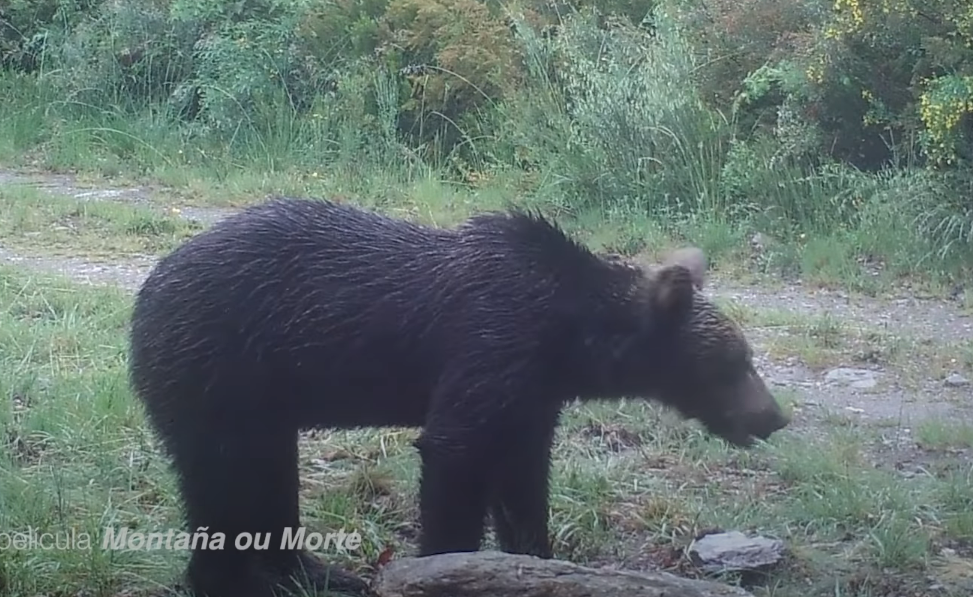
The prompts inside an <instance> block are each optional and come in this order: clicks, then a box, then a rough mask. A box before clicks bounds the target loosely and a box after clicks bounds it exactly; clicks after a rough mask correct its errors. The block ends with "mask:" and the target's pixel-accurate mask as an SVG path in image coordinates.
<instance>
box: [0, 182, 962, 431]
mask: <svg viewBox="0 0 973 597" xmlns="http://www.w3.org/2000/svg"><path fill="white" fill-rule="evenodd" d="M13 184H28V185H32V186H34V187H36V188H38V189H42V190H44V191H46V192H49V193H52V194H59V195H68V196H72V197H76V198H82V199H86V200H92V201H127V202H136V203H143V204H150V205H152V204H154V205H158V200H157V199H153V196H157V195H158V193H159V191H160V189H157V188H147V187H131V188H105V187H96V186H93V185H89V184H84V183H81V182H79V181H78V180H77V179H76V178H75V177H73V176H69V175H52V174H22V173H14V172H5V171H0V185H13ZM230 213H232V211H231V210H229V209H219V208H181V213H180V215H181V217H184V218H189V219H194V220H197V221H199V222H201V223H202V224H204V225H211V224H212V223H214V222H216V221H218V220H219V219H221V218H223V217H225V216H226V215H228V214H230ZM0 259H2V260H4V261H7V262H13V263H18V264H21V265H23V266H24V267H27V268H30V269H34V270H37V271H45V272H54V273H58V274H63V275H66V276H69V277H71V278H74V279H76V280H79V281H82V282H87V283H92V284H115V285H118V286H121V287H123V288H125V289H127V290H130V291H133V292H134V291H135V290H136V289H137V288H138V286H139V284H140V283H141V281H142V279H144V276H145V275H146V274H147V273H148V271H149V269H150V268H151V267H152V264H153V262H154V258H153V257H151V256H126V257H125V258H124V259H121V258H120V259H119V260H117V261H113V262H90V261H85V260H83V259H71V258H61V257H58V258H54V257H43V256H31V255H21V254H17V253H16V252H15V251H12V250H10V249H9V248H4V247H3V246H2V240H0ZM709 292H710V293H711V294H713V295H715V296H718V297H723V298H727V299H732V300H734V301H736V302H738V303H739V304H742V305H745V306H746V307H747V308H748V309H758V310H759V309H771V310H776V311H783V312H787V313H790V314H795V315H801V316H808V317H810V316H819V317H820V316H822V315H826V314H829V315H830V316H832V317H833V318H835V319H836V320H837V321H839V322H840V325H841V326H843V327H849V328H867V329H871V330H880V331H882V332H883V333H884V334H886V335H890V337H901V338H903V339H905V341H907V342H911V343H920V344H921V343H923V342H925V343H927V344H928V343H932V344H933V345H937V344H938V345H945V344H947V343H957V344H961V345H962V344H965V346H966V347H967V349H968V350H970V351H971V354H970V355H969V357H968V358H973V344H971V341H973V317H970V316H969V315H967V314H964V313H963V312H961V310H960V309H959V306H958V305H957V304H955V303H950V302H946V301H938V300H928V299H918V298H915V297H911V296H905V295H903V296H901V297H898V298H895V299H892V300H880V299H871V298H866V297H856V296H850V295H849V294H847V293H843V292H835V291H827V290H812V289H809V288H806V287H803V286H802V285H801V284H791V285H788V286H785V287H783V288H781V289H773V290H770V289H767V288H762V287H759V286H743V285H740V284H738V283H736V282H733V281H731V280H726V279H720V278H719V277H716V278H714V279H713V280H712V281H711V287H710V290H709ZM748 333H749V334H750V337H751V339H752V341H753V343H754V345H755V348H756V350H757V352H758V353H759V354H763V355H765V356H763V357H762V358H761V362H760V367H761V369H762V370H763V372H764V373H765V375H766V376H767V378H768V380H769V381H770V383H772V384H774V385H775V386H777V387H783V388H787V389H790V390H792V391H794V393H795V394H797V395H798V396H799V406H798V410H797V417H796V421H797V420H800V421H803V422H804V423H805V424H806V425H811V426H814V425H818V424H820V423H821V422H822V421H826V420H833V416H834V413H835V412H840V413H843V414H844V415H846V416H847V417H851V418H854V419H859V420H863V421H872V422H876V423H878V422H882V423H883V424H886V425H888V424H889V423H892V425H891V426H890V428H891V429H894V430H895V431H894V433H895V434H896V435H897V437H900V438H901V436H902V434H906V435H905V439H906V440H908V433H909V429H908V428H909V426H912V425H915V424H916V423H917V422H919V421H920V420H923V419H928V418H940V417H943V418H947V419H953V420H964V419H965V420H973V397H971V394H973V386H971V385H970V384H969V382H968V381H966V380H965V379H964V378H962V377H956V376H954V377H953V378H951V379H950V380H949V381H947V380H945V379H944V377H945V376H946V375H948V373H947V374H943V375H940V376H938V377H936V376H933V374H932V373H931V372H929V371H923V370H921V368H920V369H915V368H913V369H911V370H910V368H909V367H907V366H906V367H902V368H901V370H893V369H890V368H888V367H884V368H883V367H881V366H878V365H874V364H873V365H863V364H861V363H860V362H856V359H855V358H854V357H853V356H851V355H849V356H848V359H847V362H841V363H836V364H834V366H832V367H830V368H828V369H826V370H824V371H815V370H812V369H811V368H809V367H808V366H807V364H806V363H804V362H802V361H801V360H800V359H799V358H794V357H790V358H780V357H777V358H770V357H769V356H766V355H767V353H768V346H769V345H770V344H771V343H772V342H774V341H775V340H778V339H779V338H780V335H781V334H783V333H786V332H782V331H781V329H780V328H775V327H765V328H760V327H752V328H750V330H749V331H748ZM961 356H962V355H958V356H957V358H960V357H961ZM859 360H860V359H859ZM866 360H867V359H866ZM960 369H961V367H960V366H959V365H957V368H956V372H959V370H960ZM828 417H831V419H828ZM897 441H898V440H897Z"/></svg>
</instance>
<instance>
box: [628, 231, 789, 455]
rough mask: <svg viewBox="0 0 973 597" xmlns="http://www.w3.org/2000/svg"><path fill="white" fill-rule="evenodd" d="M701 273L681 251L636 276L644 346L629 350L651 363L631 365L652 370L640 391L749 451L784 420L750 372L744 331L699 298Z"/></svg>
mask: <svg viewBox="0 0 973 597" xmlns="http://www.w3.org/2000/svg"><path fill="white" fill-rule="evenodd" d="M705 275H706V258H705V256H704V255H703V252H702V251H700V250H699V249H696V248H688V249H680V250H678V251H675V252H674V253H672V254H671V255H670V256H669V257H668V259H666V260H665V262H664V263H663V264H662V265H661V266H658V267H656V268H655V269H654V271H651V272H648V273H647V274H646V276H645V277H643V278H642V281H643V283H641V284H639V285H638V286H639V287H638V289H637V291H636V297H637V300H636V304H637V305H638V309H639V311H640V312H641V319H642V321H643V325H642V326H640V327H641V328H642V330H643V333H642V334H641V340H642V341H647V342H648V343H649V344H650V345H651V346H649V347H647V346H645V345H644V344H643V349H644V350H640V351H635V352H636V353H639V352H640V353H641V354H642V355H648V354H651V355H652V357H651V358H652V359H653V361H654V363H653V365H650V366H649V367H646V364H645V362H644V361H643V362H642V363H641V367H639V365H637V364H636V363H634V362H631V363H630V364H631V365H632V366H633V369H634V368H641V369H642V371H643V372H647V371H649V370H651V380H645V379H643V381H644V382H645V383H644V384H639V385H640V386H641V389H645V390H648V389H650V388H651V393H652V394H653V395H654V396H655V397H656V398H657V399H658V400H659V401H660V402H663V403H664V404H667V405H669V406H671V407H673V408H675V409H676V410H677V411H678V412H680V413H681V414H682V415H683V416H685V417H687V418H691V419H695V420H697V421H699V422H700V423H702V424H703V425H704V426H705V427H706V429H707V430H708V431H709V432H710V433H712V434H714V435H717V436H719V437H721V438H723V439H724V440H726V441H727V442H729V443H731V444H733V445H736V446H742V447H746V446H750V445H752V444H753V442H754V440H755V439H761V440H764V439H767V438H768V437H770V435H771V434H773V433H774V432H776V431H778V430H780V429H783V428H784V427H786V426H787V425H788V424H789V422H790V421H789V420H788V418H787V416H786V415H785V414H784V412H783V411H782V409H781V407H780V405H779V404H778V403H777V400H776V399H775V398H774V396H773V395H772V394H771V393H770V390H769V389H768V388H767V386H766V384H765V383H764V381H763V379H762V378H761V376H760V374H758V373H757V371H756V369H755V368H754V364H753V350H752V349H751V347H750V344H749V343H748V342H747V339H746V337H745V336H744V333H743V330H742V329H741V328H740V326H738V325H737V324H736V323H735V322H734V321H733V320H732V319H731V318H730V317H729V316H727V315H726V314H725V313H723V312H722V311H721V310H720V309H719V308H718V307H717V306H716V305H715V304H714V303H713V302H712V301H711V300H710V299H709V298H707V297H706V296H705V295H704V294H703V293H702V292H701V291H702V287H703V284H704V280H705ZM630 356H633V357H634V356H636V355H635V354H632V353H630ZM643 358H645V357H644V356H643Z"/></svg>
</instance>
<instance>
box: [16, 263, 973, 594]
mask: <svg viewBox="0 0 973 597" xmlns="http://www.w3.org/2000/svg"><path fill="white" fill-rule="evenodd" d="M0 305H3V307H2V309H0V368H2V370H3V371H4V372H5V374H4V376H3V377H2V378H0V394H2V395H3V397H4V399H5V401H4V403H5V404H6V405H7V408H6V409H4V410H3V411H2V414H0V417H2V422H3V428H4V431H5V436H4V440H5V441H4V446H5V447H4V450H3V458H2V461H0V462H2V464H0V477H2V478H0V528H3V529H5V530H9V531H17V530H23V531H26V530H27V529H34V530H35V531H36V532H50V533H61V534H64V533H68V532H70V531H71V530H74V531H75V532H76V533H80V532H84V533H89V534H90V535H91V536H92V537H94V538H95V539H96V543H98V544H99V545H98V546H95V547H94V548H93V549H90V550H80V549H75V550H47V551H42V550H19V551H17V550H6V551H2V552H0V566H2V568H0V569H2V571H3V575H4V578H5V583H6V589H7V593H6V594H9V595H16V596H21V595H23V596H27V595H35V594H77V593H80V592H82V591H87V593H86V594H90V595H95V596H102V595H105V596H107V595H114V594H116V593H117V592H119V591H122V590H124V589H133V588H151V587H153V586H157V585H160V584H162V585H164V584H167V583H171V582H172V581H173V580H174V579H175V578H176V575H177V574H178V573H179V571H180V569H181V566H182V565H183V563H184V557H185V554H184V553H179V552H171V551H149V552H137V551H135V552H125V551H117V552H110V551H103V550H101V549H100V541H101V539H100V538H101V536H102V531H103V529H104V528H105V527H106V526H114V527H120V526H129V527H130V528H133V529H138V530H143V531H146V532H151V531H165V530H166V529H168V528H171V527H178V525H179V524H180V505H179V500H178V496H177V494H176V490H175V485H174V483H173V478H172V476H171V474H170V472H169V471H168V470H167V468H166V461H165V459H164V458H163V456H162V455H161V454H160V452H159V450H158V446H157V445H156V443H155V440H154V437H153V435H152V433H151V432H150V431H149V429H148V428H147V427H146V424H145V420H144V418H143V416H142V413H141V410H140V408H139V407H138V406H137V405H136V403H135V402H134V401H133V399H132V396H131V394H130V392H129V389H128V387H127V383H126V376H125V331H126V325H127V319H126V318H127V316H128V313H129V308H130V298H129V296H128V295H126V294H124V293H122V292H121V291H117V290H114V289H110V288H100V287H89V286H79V285H74V284H72V283H69V282H66V281H63V280H61V279H55V278H49V277H44V276H39V275H36V274H28V273H27V272H25V271H22V270H16V269H13V268H10V267H3V268H2V269H0ZM780 399H781V400H782V401H783V402H784V403H785V404H790V402H791V401H792V397H789V396H786V395H785V396H781V397H780ZM414 433H415V432H414V431H413V430H395V429H390V430H375V431H368V432H355V433H351V432H343V433H327V432H318V433H315V434H311V435H310V436H308V437H306V438H304V439H303V440H302V445H301V453H302V474H303V480H304V489H303V503H302V507H303V511H304V516H305V522H306V523H307V525H308V526H310V527H313V528H316V529H319V530H321V531H327V530H333V529H336V528H339V527H344V528H346V529H352V528H354V529H356V530H358V532H359V533H361V534H362V536H363V538H364V541H363V549H362V551H361V553H359V554H357V555H354V556H349V557H348V558H346V559H345V560H343V561H344V563H345V564H346V565H349V566H351V567H355V568H357V569H359V570H367V569H368V567H369V566H370V565H371V564H372V563H373V562H374V560H375V558H376V557H377V555H378V553H379V552H380V551H381V550H382V549H384V548H385V547H387V546H392V547H393V548H394V549H395V550H396V552H397V553H400V554H401V553H403V552H408V551H409V550H410V549H411V547H412V544H411V541H412V538H413V537H414V532H415V530H416V508H415V500H416V495H415V492H416V481H417V470H418V469H417V467H418V459H417V457H416V455H415V453H414V450H413V449H412V448H411V447H410V440H411V439H412V438H413V437H414ZM877 433H878V431H877V430H876V429H875V428H870V427H862V426H858V425H856V424H854V423H853V422H850V421H846V422H845V423H844V424H841V425H831V426H829V427H823V428H815V429H813V430H811V431H805V432H800V431H797V430H793V431H788V432H786V433H783V434H780V435H779V436H776V437H775V438H773V441H771V442H770V443H769V444H767V445H765V446H762V447H760V448H757V449H755V450H753V451H742V450H735V449H730V448H728V447H727V446H726V445H725V444H722V443H721V442H719V441H718V440H714V439H711V438H709V437H707V436H706V435H705V434H704V433H703V432H702V431H700V430H699V428H697V427H696V426H695V425H694V424H691V423H685V422H681V421H679V420H678V419H677V418H676V417H675V416H674V415H673V414H672V413H668V412H664V411H660V410H659V409H657V408H655V407H651V406H648V405H646V404H644V403H640V402H623V403H620V404H617V403H596V404H592V405H588V406H585V407H579V406H573V407H571V408H570V409H569V410H568V411H567V413H566V415H565V417H564V421H563V425H562V428H561V429H560V431H559V439H558V444H557V448H556V450H555V453H556V456H555V459H556V464H555V467H554V474H553V488H552V512H551V514H552V532H553V535H554V538H555V547H556V551H557V556H558V557H561V558H568V559H572V560H575V561H580V562H606V561H613V562H616V563H620V564H622V565H628V566H632V567H638V566H644V565H646V564H647V563H654V564H655V565H668V566H670V567H673V568H674V569H675V570H676V571H678V572H681V573H684V574H693V571H692V570H691V569H690V568H689V567H688V566H687V565H686V564H685V563H684V562H682V561H681V560H677V561H675V562H674V561H673V560H672V554H673V550H680V549H683V548H685V547H686V546H687V545H688V543H689V542H690V540H691V538H692V537H693V536H694V535H695V534H696V533H697V532H699V531H700V530H701V529H706V528H713V527H720V528H725V529H740V530H745V531H752V532H759V533H763V534H766V535H770V536H775V537H779V538H781V539H783V540H784V541H785V542H786V543H787V545H788V547H789V549H790V550H791V558H790V559H789V561H788V563H787V565H786V566H784V567H783V568H781V569H779V570H777V571H776V572H773V573H772V574H771V575H770V577H769V578H767V579H765V580H764V581H763V582H761V583H760V586H758V587H757V588H756V589H753V590H754V591H755V592H756V594H758V595H767V596H769V595H774V596H779V597H787V596H791V595H793V596H795V597H796V596H798V595H802V596H803V595H822V596H823V595H834V594H842V595H846V594H856V595H873V594H879V593H878V592H877V591H878V590H879V588H881V586H885V585H887V584H888V583H890V582H894V583H896V584H895V586H896V587H898V589H899V591H901V592H899V593H896V594H899V595H911V594H913V593H911V592H910V591H911V590H913V589H916V590H917V589H918V587H920V585H922V583H923V582H927V581H926V580H925V578H926V575H929V574H935V573H936V570H937V567H938V566H945V565H946V563H944V562H942V561H941V560H942V558H941V557H940V553H941V551H942V548H944V547H946V548H952V549H955V550H960V551H962V550H966V549H968V547H969V546H968V544H967V543H964V541H968V539H969V532H970V530H971V529H973V508H970V505H971V503H970V497H969V496H970V495H973V482H971V475H973V471H971V469H970V466H969V463H968V461H966V460H964V458H963V456H962V452H956V451H955V449H959V448H964V447H966V448H968V447H969V446H970V441H971V436H970V432H969V429H967V428H965V427H963V428H958V427H955V426H953V425H951V424H949V423H935V424H933V423H930V424H927V425H926V426H925V427H923V428H922V429H921V430H920V431H919V432H918V433H919V437H918V439H919V441H920V447H919V448H916V451H917V453H918V454H920V455H921V456H923V457H924V458H928V459H932V460H933V461H934V463H935V466H930V467H928V471H927V472H925V473H923V474H918V475H915V476H912V477H908V478H905V477H903V476H902V475H901V473H899V472H898V471H896V470H894V468H891V467H889V466H880V467H878V468H876V467H875V466H874V465H873V460H874V459H875V458H876V454H878V455H881V454H882V450H883V448H881V446H880V444H879V443H878V438H877V436H876V434H877ZM946 448H952V449H953V451H950V450H949V449H946ZM889 460H891V459H890V458H888V457H885V458H879V461H880V462H887V461H889ZM883 571H884V572H883ZM867 572H870V573H872V574H874V576H872V577H868V576H867V575H866V573H867ZM883 575H884V577H883ZM958 586H959V585H958ZM761 587H762V588H761ZM909 587H912V588H909ZM954 588H955V587H954ZM956 590H957V591H958V592H954V593H953V594H955V595H960V594H965V593H962V591H960V589H958V588H957V589H956ZM834 591H840V593H835V592H834ZM915 594H918V593H915Z"/></svg>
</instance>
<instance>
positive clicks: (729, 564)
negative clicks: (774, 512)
mask: <svg viewBox="0 0 973 597" xmlns="http://www.w3.org/2000/svg"><path fill="white" fill-rule="evenodd" d="M689 553H690V557H692V559H693V560H694V562H695V563H696V565H697V566H700V567H701V568H702V569H703V570H704V571H706V572H710V573H713V572H729V571H741V570H758V569H762V568H766V567H768V566H773V565H774V564H778V563H780V561H781V560H783V558H784V543H783V542H782V541H779V540H777V539H770V538H767V537H761V536H755V537H747V536H746V535H744V534H743V533H741V532H739V531H729V532H726V533H714V534H712V535H706V536H705V537H701V538H699V539H697V540H696V541H695V542H694V543H693V546H692V548H691V549H690V550H689Z"/></svg>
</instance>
